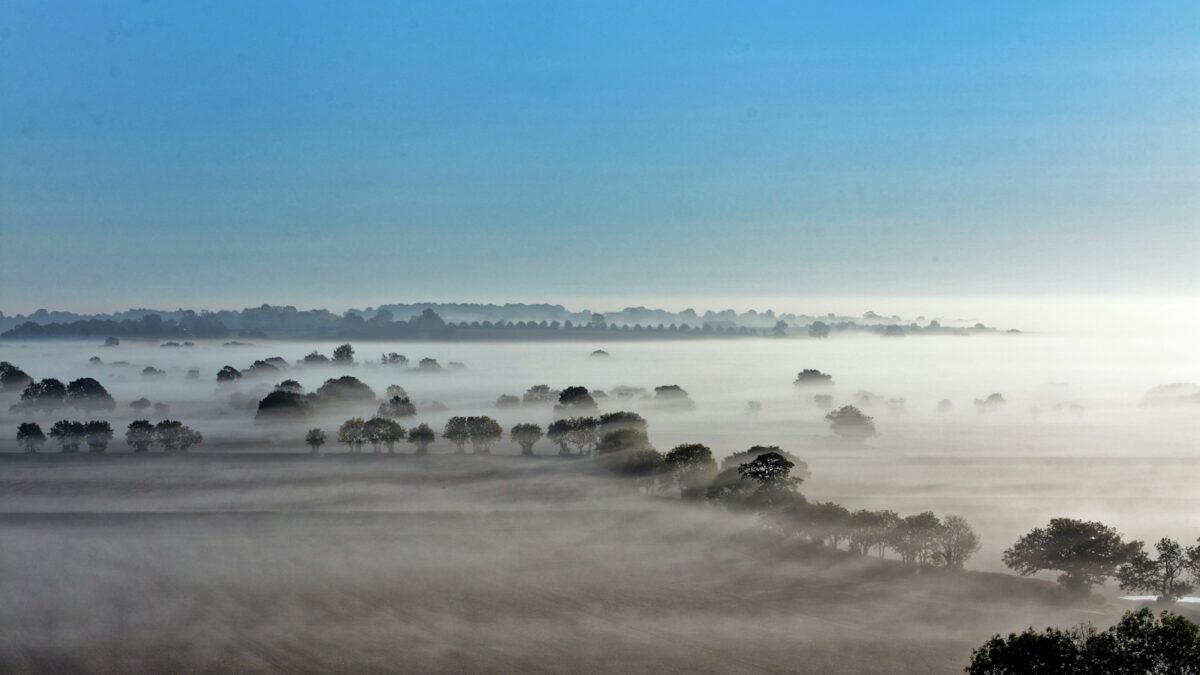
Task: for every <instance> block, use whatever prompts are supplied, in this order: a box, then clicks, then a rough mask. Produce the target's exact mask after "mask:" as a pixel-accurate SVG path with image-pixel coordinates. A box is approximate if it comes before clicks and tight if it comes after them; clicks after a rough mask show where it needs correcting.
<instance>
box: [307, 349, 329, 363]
mask: <svg viewBox="0 0 1200 675" xmlns="http://www.w3.org/2000/svg"><path fill="white" fill-rule="evenodd" d="M302 360H303V361H304V364H305V365H309V366H315V365H322V364H326V363H329V357H328V356H325V355H324V354H322V353H321V352H318V351H317V350H315V349H314V350H313V351H312V353H310V354H308V355H306V356H305V357H304V359H302Z"/></svg>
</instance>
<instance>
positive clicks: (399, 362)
mask: <svg viewBox="0 0 1200 675" xmlns="http://www.w3.org/2000/svg"><path fill="white" fill-rule="evenodd" d="M379 362H380V363H382V364H384V365H386V366H400V367H401V368H403V367H404V366H407V365H408V357H407V356H405V355H403V354H397V353H396V352H389V353H387V354H384V355H383V357H382V358H381V359H380V360H379Z"/></svg>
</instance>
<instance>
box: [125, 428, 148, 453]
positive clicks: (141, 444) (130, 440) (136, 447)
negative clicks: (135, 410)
mask: <svg viewBox="0 0 1200 675" xmlns="http://www.w3.org/2000/svg"><path fill="white" fill-rule="evenodd" d="M125 443H126V445H128V446H129V447H131V448H133V451H134V452H149V451H150V446H151V445H153V444H154V425H153V424H151V423H150V422H148V421H146V420H135V421H133V422H130V423H129V427H127V428H126V430H125Z"/></svg>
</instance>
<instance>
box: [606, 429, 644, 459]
mask: <svg viewBox="0 0 1200 675" xmlns="http://www.w3.org/2000/svg"><path fill="white" fill-rule="evenodd" d="M601 428H603V427H601ZM653 449H654V446H652V445H650V438H649V437H648V436H647V435H646V431H645V430H644V429H639V428H637V427H624V428H617V429H615V430H613V431H609V432H606V433H605V434H604V435H603V436H601V437H600V440H599V441H598V442H597V443H596V455H597V456H599V457H605V456H608V455H616V454H628V453H631V452H640V451H643V450H653Z"/></svg>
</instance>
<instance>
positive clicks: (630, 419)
mask: <svg viewBox="0 0 1200 675" xmlns="http://www.w3.org/2000/svg"><path fill="white" fill-rule="evenodd" d="M620 429H636V430H640V431H642V432H645V431H646V418H645V417H642V416H641V415H639V414H637V413H635V412H627V411H619V412H611V413H605V414H603V415H601V416H600V425H599V432H600V434H602V435H603V434H607V433H609V432H613V431H617V430H620Z"/></svg>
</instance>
